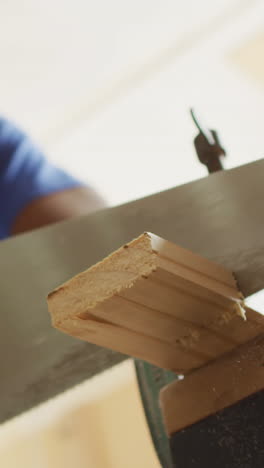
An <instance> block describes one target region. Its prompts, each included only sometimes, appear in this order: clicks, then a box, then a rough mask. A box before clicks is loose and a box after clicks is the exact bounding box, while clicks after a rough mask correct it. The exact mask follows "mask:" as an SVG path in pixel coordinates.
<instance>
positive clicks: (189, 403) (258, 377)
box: [160, 333, 264, 435]
mask: <svg viewBox="0 0 264 468" xmlns="http://www.w3.org/2000/svg"><path fill="white" fill-rule="evenodd" d="M263 360H264V333H262V334H261V335H259V336H258V337H257V338H255V339H254V340H253V341H250V342H248V343H246V344H244V345H242V346H241V347H239V348H237V349H236V350H234V351H233V352H232V353H230V354H228V355H226V356H225V357H223V358H220V359H218V360H217V361H216V362H215V363H212V364H209V365H208V366H205V367H203V368H202V369H199V370H198V371H196V372H193V373H192V374H190V375H189V376H187V377H185V378H184V379H183V380H181V381H176V382H174V383H172V384H170V385H168V386H167V387H166V388H164V389H163V390H162V391H161V395H160V403H161V407H162V411H163V417H164V422H165V426H166V430H167V432H168V434H169V435H170V434H173V433H175V432H177V431H180V430H182V429H184V428H186V427H187V426H189V425H191V424H194V423H195V422H198V421H200V420H201V419H203V418H206V417H207V416H209V415H211V414H214V413H216V412H217V411H220V410H222V409H224V408H226V407H228V406H231V405H233V404H235V403H237V402H238V401H240V400H242V399H243V398H246V397H248V396H249V395H251V394H253V393H256V392H258V391H260V390H263V389H264V365H263Z"/></svg>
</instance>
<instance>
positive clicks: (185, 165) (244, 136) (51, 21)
mask: <svg viewBox="0 0 264 468" xmlns="http://www.w3.org/2000/svg"><path fill="white" fill-rule="evenodd" d="M0 18H1V19H0V21H1V27H0V61H1V77H0V111H1V113H2V114H5V115H8V116H9V117H11V118H13V119H15V120H16V121H17V122H18V123H19V124H21V125H23V126H24V127H25V128H26V129H27V130H28V131H29V132H30V133H31V134H32V135H33V136H34V137H35V139H36V140H37V141H38V142H39V143H40V144H41V145H42V147H43V148H44V149H45V151H46V152H47V154H48V155H49V157H50V158H51V159H52V160H53V161H54V162H55V163H57V164H58V165H60V166H62V167H64V168H65V169H67V170H68V171H70V172H72V173H74V174H75V175H76V176H78V177H79V178H81V179H82V180H84V181H86V182H87V183H90V184H92V185H93V186H95V187H96V188H97V189H98V190H99V191H100V192H101V193H102V194H103V195H104V197H105V198H106V199H107V200H108V203H109V204H110V205H114V204H119V203H123V202H125V201H128V200H131V199H134V198H139V197H142V196H145V195H148V194H150V193H153V192H156V191H159V190H163V189H166V188H168V187H171V186H175V185H179V184H182V183H185V182H187V181H190V180H193V179H196V178H199V177H203V176H204V175H206V170H205V168H203V167H202V166H201V165H199V164H198V162H197V161H196V158H195V155H194V150H193V147H192V139H193V137H194V135H195V129H194V127H193V124H192V122H191V119H190V117H189V114H188V109H189V108H190V107H191V106H194V107H195V108H196V109H197V110H198V112H199V113H200V114H201V115H202V117H204V119H205V121H206V123H208V125H209V126H210V127H211V128H215V129H217V130H218V131H219V133H220V136H221V137H222V140H223V143H224V146H225V147H226V149H227V150H228V158H227V160H226V167H227V168H229V167H234V166H237V165H240V164H245V163H247V162H250V161H253V160H255V159H258V158H261V157H263V152H264V140H263V133H264V132H263V130H264V123H263V119H262V112H263V108H264V60H263V55H264V27H263V26H264V19H263V18H264V3H263V1H262V0H236V1H234V0H221V1H220V0H215V1H213V2H212V1H209V0H199V1H197V0H185V1H184V2H182V1H179V0H163V1H161V0H134V1H133V2H125V1H121V0H112V1H111V2H109V1H107V0H97V1H96V2H92V1H87V0H86V1H85V0H75V1H73V0H57V1H51V0H46V2H43V1H40V0H9V1H8V2H1V3H0ZM262 297H263V296H262ZM262 297H261V295H258V296H256V297H255V298H253V299H252V301H253V302H252V305H254V306H255V307H257V308H258V309H261V305H262ZM254 301H255V302H254ZM0 466H1V468H13V467H16V468H17V467H18V466H19V467H20V468H24V467H25V468H33V467H34V468H36V467H38V468H42V467H43V468H44V467H45V468H46V467H49V468H53V467H54V468H62V467H63V468H68V467H76V468H77V467H78V468H90V467H96V468H101V467H103V468H112V467H114V468H130V467H131V468H132V467H135V466H136V467H139V468H143V467H144V468H156V467H158V466H159V463H158V461H157V458H156V455H155V452H154V449H153V447H152V445H151V442H150V437H149V434H148V430H147V426H146V422H145V419H144V415H143V411H142V407H141V402H140V398H139V394H138V389H137V385H136V379H135V375H134V371H133V365H132V362H131V361H127V362H126V363H124V364H122V365H121V366H118V367H117V368H114V369H112V370H111V371H109V372H107V373H106V374H103V375H101V376H98V377H96V378H95V379H93V380H92V381H89V382H85V383H84V384H83V385H81V386H79V387H78V388H76V389H73V390H72V391H69V392H67V393H66V394H65V395H63V396H61V397H59V398H57V399H55V400H54V401H52V402H48V403H47V404H44V405H42V406H41V407H39V408H37V409H35V410H33V411H31V412H29V413H28V414H26V415H22V416H21V417H19V418H16V419H15V420H13V421H10V422H8V423H7V424H4V425H2V426H1V427H0Z"/></svg>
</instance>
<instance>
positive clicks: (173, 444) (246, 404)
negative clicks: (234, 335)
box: [160, 333, 264, 468]
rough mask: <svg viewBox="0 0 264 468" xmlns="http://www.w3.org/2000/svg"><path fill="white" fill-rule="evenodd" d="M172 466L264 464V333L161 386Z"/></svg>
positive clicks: (241, 467) (258, 466)
mask: <svg viewBox="0 0 264 468" xmlns="http://www.w3.org/2000/svg"><path fill="white" fill-rule="evenodd" d="M160 405H161V409H162V412H163V418H164V423H165V427H166V430H167V434H168V437H169V443H170V449H171V454H172V459H173V467H175V468H200V467H204V468H211V467H212V466H213V467H215V468H222V467H226V468H262V467H263V466H264V444H263V433H264V418H263V411H264V333H262V334H261V335H260V336H258V337H257V338H255V339H254V340H253V341H250V342H248V343H246V344H244V345H242V346H240V347H238V348H236V349H235V350H234V351H232V352H231V353H230V354H228V355H225V356H224V357H221V358H219V359H218V360H217V361H215V362H214V363H210V364H208V365H206V366H205V367H203V368H202V369H198V370H196V371H194V372H193V373H191V374H190V375H188V376H187V377H185V378H184V379H183V380H181V381H176V382H173V383H172V384H170V385H168V386H167V387H166V388H164V389H163V390H162V391H161V394H160Z"/></svg>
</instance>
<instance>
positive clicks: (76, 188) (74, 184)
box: [0, 119, 105, 239]
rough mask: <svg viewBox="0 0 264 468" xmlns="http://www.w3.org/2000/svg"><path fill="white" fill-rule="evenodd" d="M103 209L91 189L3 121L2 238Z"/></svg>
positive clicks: (0, 173)
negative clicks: (50, 159) (60, 167)
mask: <svg viewBox="0 0 264 468" xmlns="http://www.w3.org/2000/svg"><path fill="white" fill-rule="evenodd" d="M104 206H105V202H104V201H103V199H102V198H101V197H100V196H99V195H98V194H97V193H96V192H95V191H94V190H93V189H92V188H90V187H87V186H85V184H82V183H81V182H79V181H78V180H77V179H75V178H74V177H72V176H71V175H69V174H67V173H66V172H64V171H63V170H61V169H59V168H57V167H55V166H53V165H52V164H51V163H49V162H48V160H47V159H46V158H45V156H44V155H43V153H42V152H41V151H40V150H39V148H38V147H37V146H36V145H35V144H34V143H33V142H32V140H31V139H30V138H29V137H28V136H27V135H26V134H25V133H24V132H23V131H21V130H20V129H18V128H17V127H15V126H14V125H13V124H12V123H11V122H9V121H7V120H5V119H0V238H2V239H4V238H6V237H8V236H10V235H12V234H18V233H21V232H25V231H29V230H32V229H35V228H38V227H41V226H44V225H47V224H51V223H54V222H57V221H61V220H63V219H66V218H70V217H73V216H78V215H82V214H86V213H91V212H92V211H96V210H98V209H100V208H103V207H104Z"/></svg>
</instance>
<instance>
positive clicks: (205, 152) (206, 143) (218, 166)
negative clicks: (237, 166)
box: [190, 109, 226, 173]
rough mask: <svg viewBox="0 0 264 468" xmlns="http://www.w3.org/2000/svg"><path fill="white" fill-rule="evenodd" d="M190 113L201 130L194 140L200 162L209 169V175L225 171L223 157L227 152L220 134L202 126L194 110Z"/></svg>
mask: <svg viewBox="0 0 264 468" xmlns="http://www.w3.org/2000/svg"><path fill="white" fill-rule="evenodd" d="M190 112H191V116H192V119H193V121H194V123H195V125H196V127H197V129H198V130H199V133H198V135H197V136H196V137H195V139H194V146H195V149H196V153H197V155H198V159H199V161H200V162H201V163H202V164H204V165H205V166H206V167H207V169H208V172H209V173H212V172H217V171H221V170H222V169H223V165H222V157H223V156H225V155H226V152H225V150H224V148H223V146H222V144H221V143H220V140H219V137H218V134H217V133H216V131H215V130H209V129H208V128H207V127H206V126H204V125H203V124H202V121H201V119H200V118H199V119H198V117H197V114H196V112H194V109H191V111H190Z"/></svg>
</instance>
